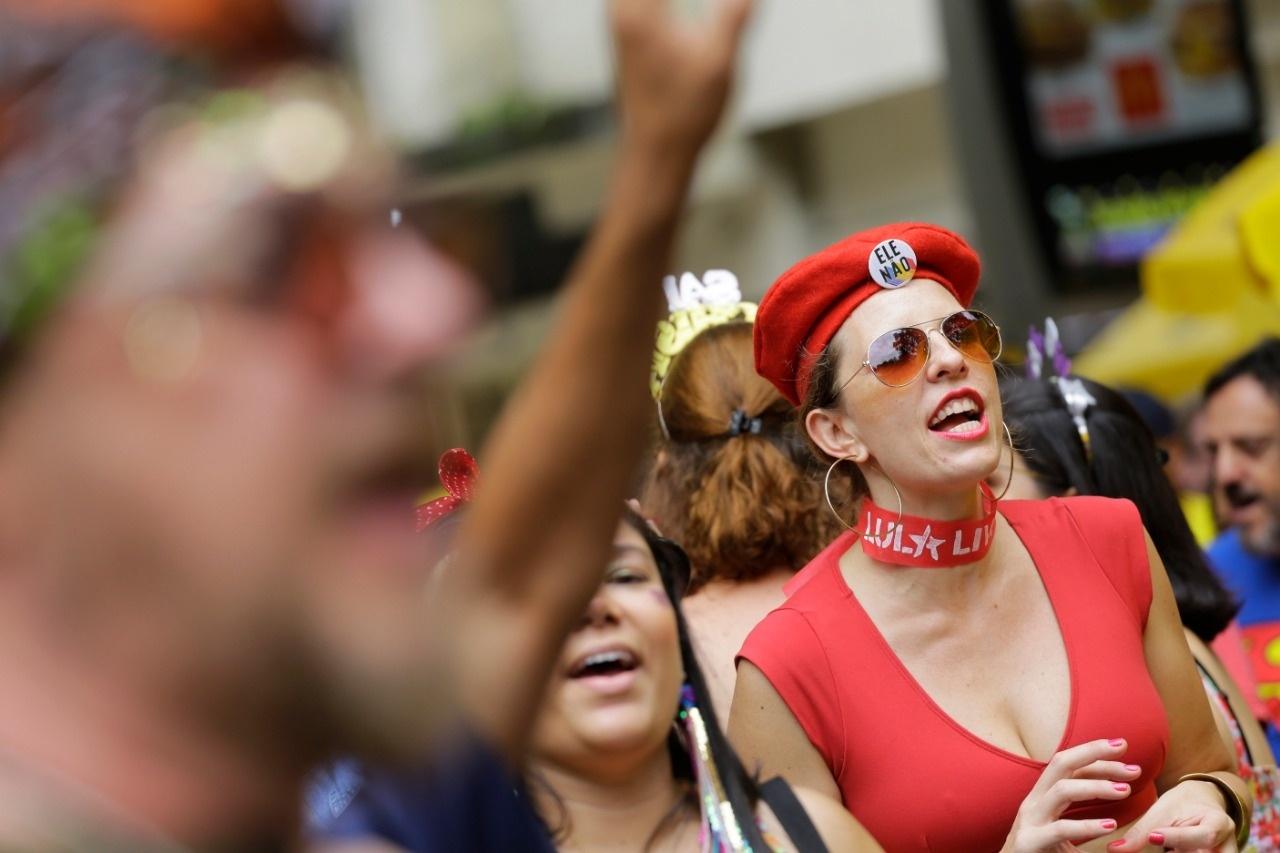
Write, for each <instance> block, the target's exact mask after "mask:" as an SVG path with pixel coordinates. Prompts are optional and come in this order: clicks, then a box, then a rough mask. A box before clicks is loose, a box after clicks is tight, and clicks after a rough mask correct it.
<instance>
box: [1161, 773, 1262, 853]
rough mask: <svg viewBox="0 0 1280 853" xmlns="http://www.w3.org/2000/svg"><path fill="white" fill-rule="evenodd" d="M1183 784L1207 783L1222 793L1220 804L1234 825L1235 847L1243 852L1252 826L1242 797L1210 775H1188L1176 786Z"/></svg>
mask: <svg viewBox="0 0 1280 853" xmlns="http://www.w3.org/2000/svg"><path fill="white" fill-rule="evenodd" d="M1183 782H1209V783H1211V784H1213V785H1215V786H1216V787H1217V789H1218V790H1219V791H1220V792H1221V793H1222V802H1223V805H1224V806H1225V807H1226V810H1227V817H1229V818H1231V821H1232V822H1233V823H1234V824H1235V825H1236V847H1237V849H1240V850H1243V849H1244V848H1245V845H1246V844H1248V843H1249V830H1250V829H1251V828H1252V824H1253V811H1252V810H1251V809H1250V808H1249V804H1248V803H1246V802H1245V801H1244V797H1242V796H1240V794H1239V793H1237V792H1236V789H1235V788H1233V787H1231V786H1230V785H1228V784H1227V783H1226V782H1225V781H1224V780H1222V779H1219V778H1218V777H1217V776H1214V775H1213V774H1212V773H1188V774H1187V775H1186V776H1183V777H1182V778H1181V779H1179V780H1178V784H1179V785H1181V784H1182V783H1183Z"/></svg>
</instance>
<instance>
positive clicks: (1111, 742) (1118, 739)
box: [1107, 737, 1124, 747]
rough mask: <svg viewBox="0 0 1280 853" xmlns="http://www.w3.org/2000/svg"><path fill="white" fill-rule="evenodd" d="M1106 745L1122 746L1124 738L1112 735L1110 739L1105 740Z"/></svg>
mask: <svg viewBox="0 0 1280 853" xmlns="http://www.w3.org/2000/svg"><path fill="white" fill-rule="evenodd" d="M1107 746H1117V747H1119V746H1124V738H1122V737H1113V738H1112V739H1111V740H1109V741H1107Z"/></svg>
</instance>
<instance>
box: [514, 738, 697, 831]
mask: <svg viewBox="0 0 1280 853" xmlns="http://www.w3.org/2000/svg"><path fill="white" fill-rule="evenodd" d="M534 770H535V772H536V773H537V774H538V775H539V776H540V777H541V780H542V781H543V782H545V783H546V787H548V788H550V789H551V791H553V792H554V798H553V797H552V796H551V795H550V794H549V793H548V792H547V791H545V790H542V786H541V785H537V784H535V785H534V786H533V790H532V792H531V793H532V794H533V796H534V798H535V800H536V801H537V804H538V808H539V811H540V812H541V813H542V814H543V815H546V816H548V817H549V818H550V819H551V823H553V824H554V823H555V818H556V815H557V813H558V812H559V811H560V810H561V809H563V812H564V816H565V818H566V820H565V821H564V823H565V825H566V827H567V828H568V835H567V837H566V838H565V839H564V840H563V841H562V842H561V843H560V849H561V850H609V851H632V850H634V851H641V850H644V849H646V846H647V845H648V843H649V842H650V840H652V839H653V838H654V831H655V830H657V829H658V827H660V826H662V824H663V822H664V820H666V819H667V818H668V817H669V816H670V815H671V814H672V813H673V810H674V809H675V808H676V806H677V804H678V803H679V802H680V799H681V797H682V796H683V795H684V790H683V787H682V786H681V784H680V783H679V782H677V781H676V779H675V778H674V776H673V775H672V770H671V758H670V756H669V755H668V754H667V750H666V745H665V744H664V745H663V746H662V748H661V749H659V750H657V751H656V752H655V753H654V754H653V755H652V756H651V757H650V758H648V759H647V760H645V761H642V762H639V763H638V764H635V765H632V766H630V768H629V769H626V768H622V767H620V766H615V767H611V768H609V769H608V770H607V771H606V772H600V773H590V772H581V771H580V770H577V769H570V768H567V767H563V766H558V765H553V764H550V763H535V766H534ZM557 800H558V802H557ZM691 826H692V821H689V820H682V821H679V822H678V823H677V824H675V825H674V826H673V827H672V828H671V829H670V833H674V834H676V835H679V834H680V833H682V832H684V831H687V830H689V829H690V827H691ZM672 838H673V836H672V835H671V834H668V835H666V836H664V838H663V840H671V839H672ZM690 838H691V839H692V836H690ZM681 840H683V839H681Z"/></svg>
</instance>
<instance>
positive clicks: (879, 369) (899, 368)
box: [867, 328, 929, 386]
mask: <svg viewBox="0 0 1280 853" xmlns="http://www.w3.org/2000/svg"><path fill="white" fill-rule="evenodd" d="M928 357H929V338H928V336H927V335H926V334H925V333H924V332H923V331H922V330H920V329H915V328H905V329H894V330H893V331H891V332H885V333H884V334H883V335H880V336H879V337H878V338H876V339H875V340H874V341H872V342H871V347H870V349H868V351H867V364H868V365H869V366H870V367H871V372H872V373H874V374H875V375H876V378H877V379H879V380H880V381H881V382H883V383H884V384H886V385H895V386H896V385H906V384H907V383H908V382H910V381H911V380H912V379H915V378H916V376H918V375H919V373H920V371H921V370H922V369H923V368H924V363H925V361H926V360H927V359H928Z"/></svg>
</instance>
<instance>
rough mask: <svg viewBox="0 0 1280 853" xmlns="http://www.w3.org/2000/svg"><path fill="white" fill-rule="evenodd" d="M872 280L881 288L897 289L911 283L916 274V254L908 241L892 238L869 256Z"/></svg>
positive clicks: (868, 263) (868, 268)
mask: <svg viewBox="0 0 1280 853" xmlns="http://www.w3.org/2000/svg"><path fill="white" fill-rule="evenodd" d="M867 271H868V272H870V273H871V280H872V281H874V282H875V283H876V284H878V285H880V286H881V287H887V288H891V289H892V288H895V287H902V285H904V284H906V283H907V282H909V281H911V277H912V276H914V275H915V274H916V253H915V250H914V249H912V248H911V246H910V244H908V243H907V241H906V240H900V239H898V238H896V237H891V238H889V239H888V240H882V241H880V242H879V243H877V244H876V247H875V248H874V249H872V250H871V254H870V255H868V256H867Z"/></svg>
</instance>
